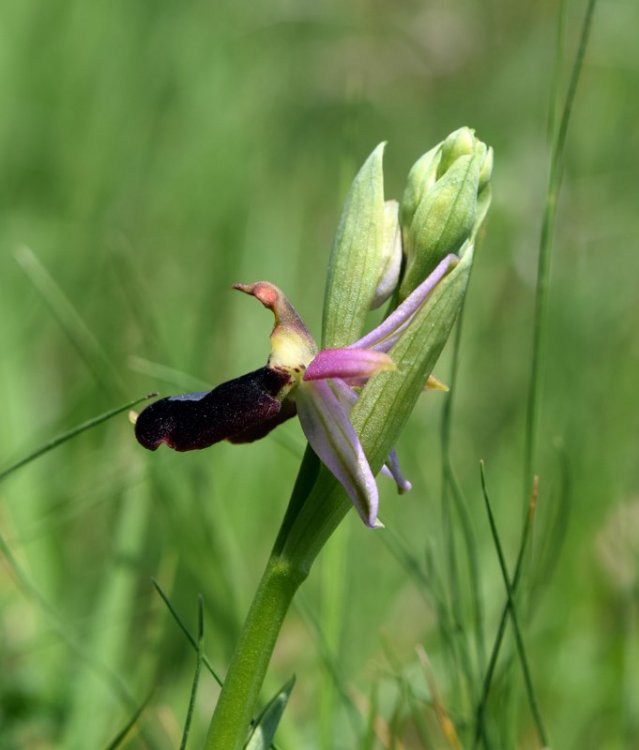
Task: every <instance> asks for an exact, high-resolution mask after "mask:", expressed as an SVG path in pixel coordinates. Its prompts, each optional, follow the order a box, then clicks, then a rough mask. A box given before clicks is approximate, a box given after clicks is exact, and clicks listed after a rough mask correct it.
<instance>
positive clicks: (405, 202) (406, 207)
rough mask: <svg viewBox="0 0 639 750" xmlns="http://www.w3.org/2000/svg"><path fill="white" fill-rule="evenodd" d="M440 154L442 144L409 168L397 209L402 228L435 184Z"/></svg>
mask: <svg viewBox="0 0 639 750" xmlns="http://www.w3.org/2000/svg"><path fill="white" fill-rule="evenodd" d="M441 152H442V143H440V144H439V145H437V146H435V148H431V150H430V151H427V152H426V153H425V154H424V155H423V156H420V158H419V159H418V160H417V161H416V162H415V163H414V164H413V166H412V167H411V170H410V172H409V173H408V180H407V183H406V189H405V190H404V195H403V196H402V202H401V204H400V207H399V220H400V224H401V225H402V226H403V227H404V226H408V225H409V224H410V222H411V221H412V218H413V216H414V215H415V211H416V210H417V206H418V205H419V203H420V201H421V199H422V197H423V195H424V193H425V192H426V191H427V190H429V189H430V188H431V187H432V186H433V185H434V184H435V180H436V179H437V167H438V166H439V161H440V159H441Z"/></svg>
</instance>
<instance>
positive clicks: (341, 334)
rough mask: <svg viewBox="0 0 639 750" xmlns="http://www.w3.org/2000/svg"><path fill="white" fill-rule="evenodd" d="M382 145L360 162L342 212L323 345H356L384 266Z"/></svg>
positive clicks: (328, 284)
mask: <svg viewBox="0 0 639 750" xmlns="http://www.w3.org/2000/svg"><path fill="white" fill-rule="evenodd" d="M384 146H385V144H384V143H380V145H379V146H377V148H376V149H375V150H374V151H373V153H372V154H371V155H370V156H369V157H368V159H367V160H366V161H365V162H364V165H363V166H362V168H361V169H360V170H359V172H358V173H357V175H356V176H355V179H354V180H353V183H352V185H351V188H350V190H349V192H348V195H347V197H346V202H345V204H344V208H343V210H342V215H341V217H340V220H339V225H338V227H337V233H336V235H335V241H334V243H333V250H332V253H331V259H330V262H329V267H328V278H327V281H326V293H325V296H324V319H323V326H322V333H323V335H322V341H323V344H324V346H333V347H339V346H346V345H347V344H350V343H352V342H353V341H355V340H356V339H357V338H358V337H359V336H360V334H361V333H362V330H363V328H364V322H365V320H366V315H367V313H368V311H369V310H370V308H371V305H372V304H373V301H374V299H375V296H376V291H377V287H378V284H379V281H380V277H381V275H382V272H383V268H384V226H385V210H384V173H383V167H382V159H383V155H384Z"/></svg>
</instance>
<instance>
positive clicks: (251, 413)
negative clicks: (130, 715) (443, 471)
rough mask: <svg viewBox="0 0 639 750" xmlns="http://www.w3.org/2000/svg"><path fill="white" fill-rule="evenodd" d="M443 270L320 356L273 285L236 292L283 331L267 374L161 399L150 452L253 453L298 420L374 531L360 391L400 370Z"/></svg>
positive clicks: (154, 407)
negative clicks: (394, 353) (225, 444)
mask: <svg viewBox="0 0 639 750" xmlns="http://www.w3.org/2000/svg"><path fill="white" fill-rule="evenodd" d="M457 260H458V259H457V257H456V256H455V255H449V256H447V257H446V258H444V260H442V261H441V262H440V263H439V265H438V266H437V267H436V268H435V270H434V271H433V272H432V273H431V275H430V276H429V277H428V278H427V279H426V280H425V281H424V282H422V284H421V285H420V286H418V287H417V288H416V289H415V291H414V292H413V293H412V294H410V295H409V296H408V297H407V298H406V299H405V300H404V302H402V304H401V305H399V307H397V309H396V310H395V311H394V312H393V313H391V315H389V316H388V317H387V318H386V319H385V320H384V321H383V322H382V323H381V324H380V325H379V326H377V328H375V329H374V330H372V331H371V332H370V333H368V334H367V335H365V336H364V337H363V338H361V339H359V340H358V341H355V342H354V343H353V344H351V345H350V346H348V347H345V348H338V349H323V350H321V351H319V350H318V346H317V344H316V343H315V341H314V339H313V337H312V336H311V334H310V333H309V331H308V329H307V327H306V326H305V324H304V322H303V321H302V319H301V318H300V316H299V315H298V313H297V311H296V310H295V308H294V307H293V306H292V305H291V303H290V302H289V301H288V299H287V298H286V296H285V295H284V294H283V292H282V291H281V290H280V289H278V288H277V287H276V286H275V285H274V284H271V283H269V282H267V281H259V282H257V283H255V284H235V285H234V287H233V288H234V289H237V290H239V291H241V292H244V293H245V294H249V295H252V296H253V297H255V298H256V299H257V300H259V301H260V302H261V303H262V305H264V307H266V308H267V309H269V310H271V312H272V313H273V315H274V317H275V326H274V328H273V330H272V332H271V353H270V356H269V358H268V361H267V363H266V365H265V366H264V367H261V368H259V369H258V370H255V371H253V372H250V373H248V374H246V375H242V376H241V377H239V378H236V379H234V380H230V381H228V382H226V383H222V384H221V385H219V386H217V387H216V388H214V389H213V390H212V391H210V392H208V393H188V394H185V395H181V396H169V397H168V398H163V399H160V400H158V401H156V402H154V403H153V404H151V405H150V406H148V407H147V408H146V409H144V410H143V411H142V413H141V414H140V415H139V417H138V419H137V421H136V425H135V434H136V437H137V439H138V441H139V442H140V443H141V444H142V445H143V446H144V447H145V448H148V449H149V450H156V449H157V448H158V447H159V446H160V445H161V444H162V443H165V444H166V445H168V446H169V447H170V448H173V449H174V450H177V451H189V450H196V449H200V448H207V447H208V446H210V445H213V444H214V443H217V442H219V441H220V440H228V441H230V442H231V443H248V442H252V441H254V440H258V439H260V438H262V437H264V436H265V435H267V434H268V433H269V432H270V431H271V430H273V429H274V428H275V427H277V426H278V425H279V424H282V422H284V421H286V420H287V419H290V418H291V417H293V416H294V415H295V414H296V413H297V415H298V416H299V419H300V423H301V425H302V429H303V430H304V433H305V435H306V437H307V439H308V442H309V443H310V445H311V447H312V448H313V450H314V451H315V453H316V454H317V456H318V457H319V458H320V460H321V461H322V462H323V463H324V464H325V465H326V466H327V468H328V469H329V470H330V471H331V472H332V473H333V474H334V476H335V477H336V478H337V479H338V481H339V482H340V483H341V484H342V485H343V487H344V489H345V490H346V492H347V493H348V496H349V497H350V499H351V501H352V502H353V505H354V506H355V508H356V509H357V511H358V513H359V514H360V516H361V517H362V519H363V520H364V522H365V523H366V524H367V525H368V526H370V527H376V526H381V524H380V522H379V521H378V519H377V512H378V500H379V498H378V490H377V484H376V482H375V477H374V476H373V473H372V471H371V468H370V466H369V463H368V460H367V458H366V455H365V454H364V450H363V448H362V445H361V443H360V440H359V438H358V436H357V433H356V432H355V429H354V428H353V425H352V424H351V421H350V418H349V414H350V411H351V408H352V406H353V405H354V403H355V402H356V401H357V399H358V391H357V390H355V389H356V388H358V387H360V386H363V385H365V384H366V382H367V381H368V380H369V379H370V378H372V377H374V376H375V375H376V374H377V373H378V372H381V371H383V370H394V369H396V368H395V364H394V363H393V360H392V358H391V356H390V354H389V352H390V351H391V350H392V347H393V345H394V344H395V342H396V341H397V340H398V338H399V336H400V335H401V333H402V332H403V331H404V330H405V329H406V328H407V327H408V326H409V325H410V322H411V320H412V318H413V317H414V315H415V313H416V312H417V311H418V310H419V309H420V307H421V306H422V305H423V304H424V302H425V300H426V299H427V297H428V295H429V294H430V293H431V291H432V290H433V289H434V288H435V286H436V285H437V283H438V282H439V281H440V280H441V279H442V278H443V277H444V276H445V275H446V273H447V272H448V271H449V270H450V269H451V268H452V267H453V265H454V264H455V263H456V262H457ZM382 473H385V474H387V475H389V476H391V477H392V478H393V479H394V480H395V482H396V483H397V487H398V490H399V491H400V492H406V491H408V490H410V488H411V485H410V482H408V481H407V480H406V479H404V477H403V476H402V474H401V471H400V469H399V465H398V462H397V456H396V455H395V452H394V451H393V452H392V453H391V454H390V456H389V457H388V460H387V462H386V464H385V466H384V468H383V469H382Z"/></svg>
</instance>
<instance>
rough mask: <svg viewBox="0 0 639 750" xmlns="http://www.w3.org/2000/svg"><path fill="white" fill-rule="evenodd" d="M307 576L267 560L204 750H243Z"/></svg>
mask: <svg viewBox="0 0 639 750" xmlns="http://www.w3.org/2000/svg"><path fill="white" fill-rule="evenodd" d="M305 577H306V573H305V572H303V571H301V570H300V569H299V568H296V567H293V566H292V565H291V564H290V563H289V562H288V561H287V560H285V559H284V558H282V557H280V556H278V555H273V556H272V557H271V559H270V560H269V561H268V564H267V566H266V570H265V571H264V575H263V576H262V580H261V581H260V585H259V586H258V589H257V591H256V593H255V597H254V599H253V603H252V604H251V609H250V611H249V613H248V616H247V618H246V622H245V624H244V629H243V631H242V634H241V636H240V640H239V643H238V645H237V647H236V649H235V654H234V655H233V658H232V660H231V664H230V666H229V669H228V673H227V675H226V680H225V681H224V687H223V688H222V692H221V693H220V697H219V699H218V702H217V706H216V707H215V713H214V714H213V718H212V719H211V725H210V726H209V732H208V736H207V739H206V745H205V748H206V750H241V748H242V747H243V746H244V743H245V742H246V739H247V735H248V731H249V725H250V722H251V717H252V716H253V715H254V712H255V704H256V703H257V700H258V697H259V693H260V688H261V687H262V683H263V682H264V677H265V675H266V670H267V668H268V664H269V662H270V660H271V655H272V653H273V649H274V648H275V642H276V641H277V637H278V635H279V632H280V630H281V628H282V623H283V622H284V617H285V616H286V613H287V611H288V608H289V606H290V604H291V601H292V600H293V596H294V595H295V592H296V591H297V589H298V587H299V585H300V584H301V583H302V581H303V580H304V579H305Z"/></svg>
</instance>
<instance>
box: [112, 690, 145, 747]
mask: <svg viewBox="0 0 639 750" xmlns="http://www.w3.org/2000/svg"><path fill="white" fill-rule="evenodd" d="M149 699H150V696H149V697H148V698H147V699H146V700H145V701H144V702H143V703H142V704H140V706H139V707H138V708H137V710H136V711H135V713H134V714H133V715H132V716H131V718H130V719H129V720H128V721H127V723H126V724H125V725H124V726H123V727H122V729H120V731H119V732H118V733H117V734H116V735H115V737H114V738H113V739H112V740H111V742H109V744H108V745H107V746H106V747H105V749H104V750H117V748H118V747H120V745H121V744H122V743H123V742H124V740H125V739H126V737H127V735H128V734H129V732H130V731H131V729H133V727H134V726H135V725H136V723H137V721H138V719H139V718H140V716H142V712H143V711H144V709H145V708H146V707H147V704H148V702H149Z"/></svg>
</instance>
